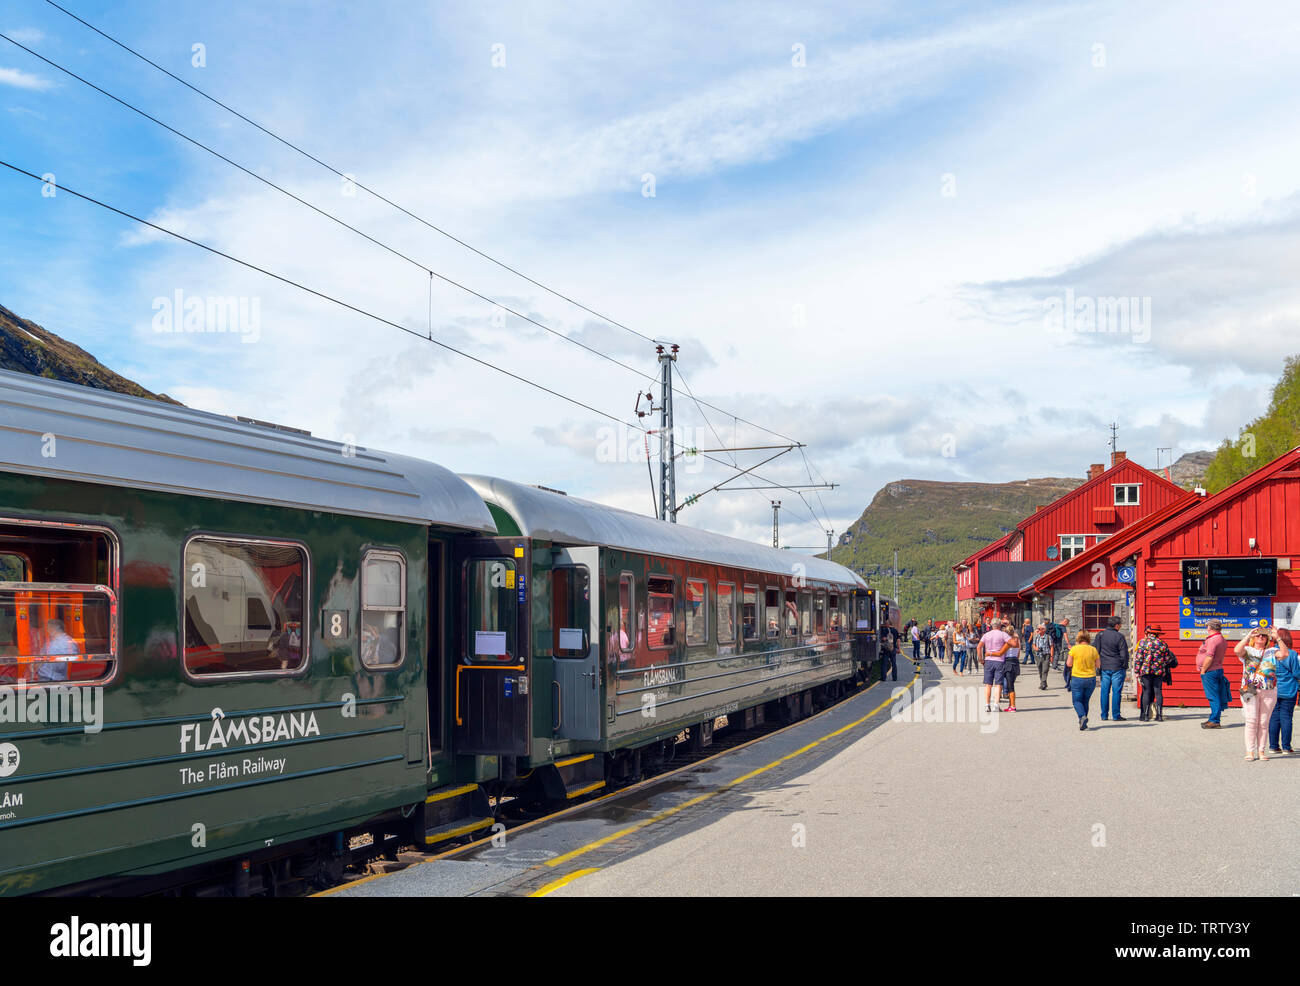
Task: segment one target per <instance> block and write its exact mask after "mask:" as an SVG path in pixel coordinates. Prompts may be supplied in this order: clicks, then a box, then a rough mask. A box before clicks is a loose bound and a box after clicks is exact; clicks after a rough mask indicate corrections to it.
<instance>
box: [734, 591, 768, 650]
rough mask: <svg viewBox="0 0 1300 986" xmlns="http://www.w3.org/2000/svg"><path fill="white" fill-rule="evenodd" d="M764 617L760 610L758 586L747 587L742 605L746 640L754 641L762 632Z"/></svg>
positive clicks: (743, 629) (743, 630) (742, 622)
mask: <svg viewBox="0 0 1300 986" xmlns="http://www.w3.org/2000/svg"><path fill="white" fill-rule="evenodd" d="M762 621H763V615H762V613H760V612H759V610H758V586H756V585H747V586H745V594H744V597H743V602H742V603H741V615H740V623H741V628H742V629H741V632H742V633H743V634H744V637H745V639H746V640H754V639H756V638H757V637H758V635H759V634H760V633H761V632H762V631H761V630H760V629H759V628H760V627H761V626H762Z"/></svg>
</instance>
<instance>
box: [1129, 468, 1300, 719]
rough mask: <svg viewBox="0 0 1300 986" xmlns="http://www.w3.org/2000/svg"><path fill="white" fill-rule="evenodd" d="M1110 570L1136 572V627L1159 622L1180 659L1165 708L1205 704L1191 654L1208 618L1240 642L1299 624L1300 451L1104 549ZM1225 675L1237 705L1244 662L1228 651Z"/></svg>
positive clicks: (1164, 634) (1230, 637) (1225, 633)
mask: <svg viewBox="0 0 1300 986" xmlns="http://www.w3.org/2000/svg"><path fill="white" fill-rule="evenodd" d="M1107 548H1108V550H1107V552H1106V555H1107V563H1108V564H1109V565H1111V566H1124V567H1129V568H1133V569H1135V570H1136V571H1135V573H1134V575H1135V582H1136V585H1135V587H1134V592H1133V603H1134V611H1133V622H1134V624H1135V625H1136V627H1137V628H1138V630H1139V633H1140V632H1141V630H1142V628H1144V627H1146V626H1147V625H1149V624H1158V625H1159V626H1160V628H1161V630H1162V631H1163V638H1164V640H1165V642H1166V643H1167V644H1169V646H1170V647H1171V648H1172V649H1173V652H1174V654H1175V656H1176V657H1177V658H1178V667H1177V668H1176V669H1175V670H1174V672H1173V685H1172V686H1166V687H1165V705H1166V706H1175V707H1176V706H1178V705H1188V706H1198V707H1203V706H1206V705H1207V704H1208V703H1207V701H1206V699H1205V694H1204V692H1203V691H1202V689H1201V680H1200V675H1199V674H1198V673H1197V670H1196V651H1197V648H1198V647H1199V641H1200V640H1202V639H1204V637H1205V624H1206V622H1207V621H1208V620H1209V619H1210V618H1211V617H1217V618H1218V619H1220V620H1222V621H1223V626H1224V636H1225V637H1227V638H1228V639H1229V641H1236V640H1240V639H1241V637H1242V636H1244V635H1245V633H1246V632H1247V631H1248V629H1249V628H1250V627H1251V626H1258V625H1268V626H1274V625H1282V626H1287V627H1294V626H1295V624H1296V623H1300V615H1298V614H1300V575H1298V574H1297V572H1296V570H1295V569H1293V567H1292V560H1293V559H1295V558H1300V448H1297V449H1293V450H1292V451H1290V452H1288V453H1287V454H1286V455H1283V456H1280V457H1278V458H1277V459H1275V460H1273V461H1272V462H1270V463H1269V464H1268V465H1266V466H1264V467H1263V468H1261V469H1259V470H1257V471H1255V472H1253V473H1251V474H1250V475H1249V476H1246V477H1245V478H1244V479H1241V480H1239V481H1238V482H1236V483H1234V484H1233V485H1231V486H1229V487H1228V488H1227V489H1225V490H1223V491H1222V492H1220V493H1217V494H1215V495H1214V496H1212V497H1208V498H1206V497H1194V498H1193V499H1192V500H1190V501H1184V503H1183V504H1182V505H1181V506H1180V509H1178V510H1176V511H1174V512H1173V513H1172V514H1171V515H1170V516H1169V517H1168V518H1166V519H1165V520H1164V521H1163V522H1161V523H1158V524H1155V525H1152V526H1150V527H1148V528H1146V529H1145V530H1143V531H1141V532H1140V534H1139V536H1137V537H1135V538H1133V539H1131V540H1130V542H1129V543H1127V544H1120V543H1118V542H1117V543H1116V544H1115V545H1114V546H1107ZM1224 673H1225V674H1226V675H1227V676H1228V682H1229V684H1231V685H1232V693H1233V705H1239V704H1240V700H1239V699H1240V696H1239V689H1238V684H1239V682H1240V680H1241V662H1240V661H1238V660H1237V659H1236V658H1235V656H1234V655H1233V654H1232V651H1231V648H1229V651H1228V656H1227V659H1226V660H1225V662H1224Z"/></svg>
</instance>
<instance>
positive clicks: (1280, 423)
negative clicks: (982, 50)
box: [1205, 356, 1300, 495]
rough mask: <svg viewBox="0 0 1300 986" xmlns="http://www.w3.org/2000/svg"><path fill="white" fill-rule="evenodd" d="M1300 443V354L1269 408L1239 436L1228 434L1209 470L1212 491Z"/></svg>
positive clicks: (1289, 365)
mask: <svg viewBox="0 0 1300 986" xmlns="http://www.w3.org/2000/svg"><path fill="white" fill-rule="evenodd" d="M1297 445H1300V356H1292V357H1290V358H1289V359H1288V360H1287V361H1286V367H1285V368H1284V369H1283V370H1282V376H1281V377H1280V378H1279V380H1278V382H1277V383H1276V384H1275V385H1274V387H1273V396H1272V399H1271V400H1270V401H1269V404H1268V410H1267V411H1265V412H1264V413H1263V414H1261V415H1260V416H1259V417H1258V418H1256V419H1255V420H1254V421H1252V422H1251V423H1250V424H1248V425H1246V427H1245V428H1243V429H1242V430H1241V434H1240V435H1238V436H1237V437H1236V438H1235V439H1228V438H1225V439H1224V440H1223V444H1222V445H1220V446H1219V449H1218V451H1217V452H1216V453H1215V456H1214V461H1213V462H1211V463H1210V466H1209V468H1208V469H1206V471H1205V488H1206V489H1207V490H1208V491H1209V492H1210V493H1211V495H1213V494H1215V493H1218V492H1219V491H1220V490H1223V489H1226V488H1227V487H1229V486H1231V485H1232V484H1233V483H1235V482H1236V481H1237V480H1239V479H1241V478H1242V477H1243V476H1248V475H1250V473H1252V472H1254V471H1255V470H1256V469H1258V468H1259V467H1260V466H1263V465H1265V464H1267V463H1269V462H1272V461H1273V460H1274V459H1276V458H1277V457H1278V456H1279V455H1282V454H1283V453H1284V452H1290V451H1291V450H1292V449H1293V448H1295V447H1296V446H1297Z"/></svg>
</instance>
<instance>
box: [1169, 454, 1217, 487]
mask: <svg viewBox="0 0 1300 986" xmlns="http://www.w3.org/2000/svg"><path fill="white" fill-rule="evenodd" d="M1213 461H1214V453H1213V452H1209V451H1206V452H1188V453H1187V454H1186V455H1184V456H1182V457H1181V458H1179V460H1178V461H1177V462H1175V463H1174V464H1173V466H1172V467H1171V468H1170V470H1169V478H1170V479H1172V480H1173V481H1174V482H1175V483H1177V484H1178V485H1179V486H1181V487H1183V488H1184V489H1191V488H1192V487H1194V486H1196V485H1198V484H1199V483H1200V482H1201V481H1202V480H1203V479H1205V473H1206V470H1208V469H1209V468H1210V463H1211V462H1213Z"/></svg>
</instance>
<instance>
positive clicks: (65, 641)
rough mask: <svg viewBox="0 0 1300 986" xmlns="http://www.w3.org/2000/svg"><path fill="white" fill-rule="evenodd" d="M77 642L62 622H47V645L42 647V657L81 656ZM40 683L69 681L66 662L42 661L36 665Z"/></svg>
mask: <svg viewBox="0 0 1300 986" xmlns="http://www.w3.org/2000/svg"><path fill="white" fill-rule="evenodd" d="M80 653H81V648H80V647H78V646H77V642H76V641H75V640H73V639H72V638H71V637H69V636H68V632H67V630H66V628H65V627H64V625H63V621H62V620H57V619H55V620H46V621H45V643H44V644H42V645H41V649H40V656H41V657H68V656H71V655H74V654H80ZM36 678H37V680H38V681H67V680H68V665H67V662H65V661H41V662H39V663H38V664H37V665H36Z"/></svg>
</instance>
